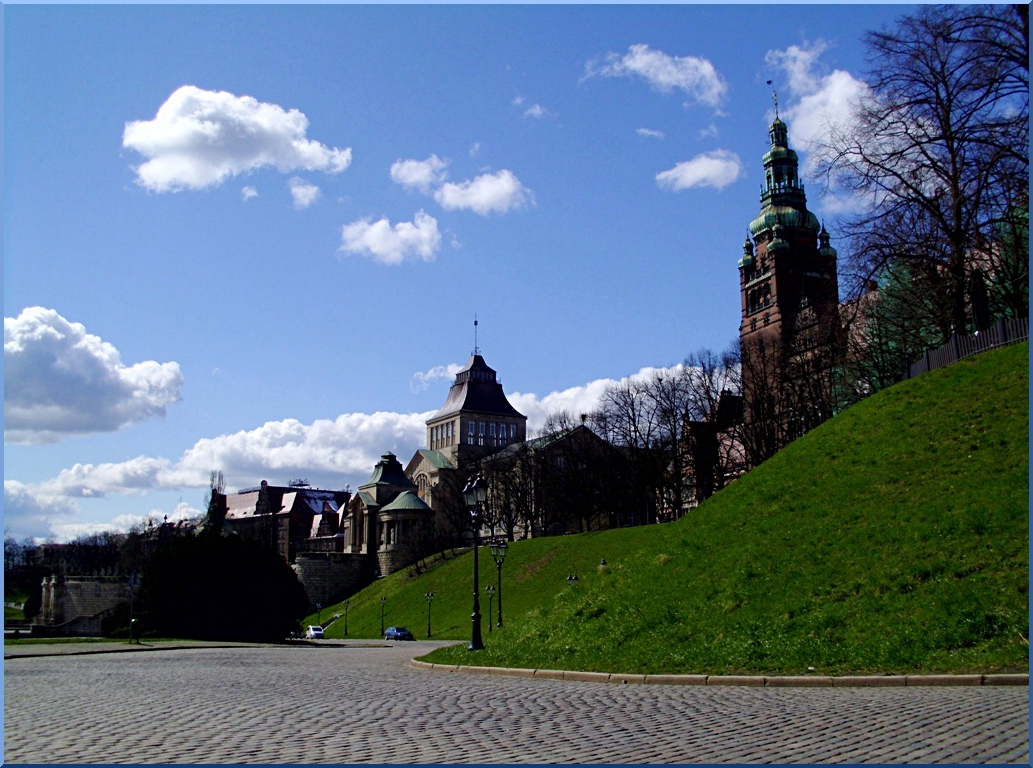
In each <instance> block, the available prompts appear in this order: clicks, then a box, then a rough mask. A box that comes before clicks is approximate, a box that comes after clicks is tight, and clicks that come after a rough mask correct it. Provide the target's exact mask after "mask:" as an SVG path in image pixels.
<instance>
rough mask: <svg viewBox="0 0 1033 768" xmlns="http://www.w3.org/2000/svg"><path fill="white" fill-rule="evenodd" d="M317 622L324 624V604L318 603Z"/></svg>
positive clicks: (320, 624)
mask: <svg viewBox="0 0 1033 768" xmlns="http://www.w3.org/2000/svg"><path fill="white" fill-rule="evenodd" d="M316 624H318V625H319V626H323V604H322V603H316Z"/></svg>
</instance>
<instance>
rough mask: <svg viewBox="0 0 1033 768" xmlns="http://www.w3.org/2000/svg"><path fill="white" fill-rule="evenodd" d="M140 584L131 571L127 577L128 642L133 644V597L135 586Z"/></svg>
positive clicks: (134, 573)
mask: <svg viewBox="0 0 1033 768" xmlns="http://www.w3.org/2000/svg"><path fill="white" fill-rule="evenodd" d="M139 583H140V579H139V577H138V576H137V575H136V571H133V573H132V575H130V577H129V642H130V643H132V642H133V625H135V624H136V619H134V618H133V596H134V594H135V592H136V585H137V584H139Z"/></svg>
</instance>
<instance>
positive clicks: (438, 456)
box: [418, 448, 456, 469]
mask: <svg viewBox="0 0 1033 768" xmlns="http://www.w3.org/2000/svg"><path fill="white" fill-rule="evenodd" d="M418 453H419V454H420V455H421V456H423V458H425V459H426V460H427V462H428V463H429V464H430V465H431V466H433V467H434V468H435V469H455V468H456V467H455V464H453V463H452V462H451V461H449V460H448V457H447V456H445V454H443V453H442V452H441V451H432V450H430V449H429V448H420V450H419V451H418Z"/></svg>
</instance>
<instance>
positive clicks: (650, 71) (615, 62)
mask: <svg viewBox="0 0 1033 768" xmlns="http://www.w3.org/2000/svg"><path fill="white" fill-rule="evenodd" d="M596 75H598V76H600V77H639V78H642V79H643V80H645V81H646V82H647V83H649V84H650V85H651V86H652V87H653V88H655V89H656V90H658V91H660V92H662V93H669V92H670V91H671V90H673V89H678V90H680V91H682V92H683V93H685V94H686V95H687V96H688V97H689V100H690V103H691V102H698V103H701V104H706V105H707V106H710V107H717V106H718V105H719V104H720V103H721V101H722V100H723V99H724V96H725V93H726V92H727V90H728V85H727V84H726V83H725V81H724V78H722V77H721V75H720V73H719V72H718V71H717V69H715V68H714V65H713V64H711V63H710V62H709V61H707V60H706V59H701V58H699V57H697V56H670V55H668V54H666V53H664V52H663V51H655V50H653V49H651V48H650V47H649V46H648V45H643V44H638V45H632V46H631V47H630V48H628V52H627V53H625V54H623V55H621V54H617V53H608V54H606V56H604V57H603V58H602V60H601V61H599V60H595V61H591V62H589V63H588V64H587V65H586V67H585V77H586V78H588V77H593V76H596Z"/></svg>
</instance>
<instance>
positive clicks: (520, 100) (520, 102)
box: [513, 96, 526, 107]
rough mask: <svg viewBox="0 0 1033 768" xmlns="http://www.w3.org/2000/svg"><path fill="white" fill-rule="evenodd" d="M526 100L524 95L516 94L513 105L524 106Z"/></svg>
mask: <svg viewBox="0 0 1033 768" xmlns="http://www.w3.org/2000/svg"><path fill="white" fill-rule="evenodd" d="M525 101H526V99H525V98H524V97H523V96H514V97H513V106H514V107H521V106H523V104H524V102H525Z"/></svg>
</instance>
